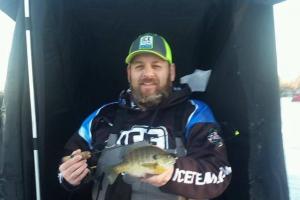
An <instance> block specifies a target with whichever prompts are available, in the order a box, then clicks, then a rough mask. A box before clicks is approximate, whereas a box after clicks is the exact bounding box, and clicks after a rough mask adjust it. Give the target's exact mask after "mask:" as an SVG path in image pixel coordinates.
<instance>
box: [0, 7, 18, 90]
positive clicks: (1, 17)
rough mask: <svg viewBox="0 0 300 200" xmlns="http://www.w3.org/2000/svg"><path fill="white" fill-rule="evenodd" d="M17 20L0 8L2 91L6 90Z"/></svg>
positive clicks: (0, 73)
mask: <svg viewBox="0 0 300 200" xmlns="http://www.w3.org/2000/svg"><path fill="white" fill-rule="evenodd" d="M14 27H15V22H14V21H13V20H12V19H11V18H9V17H8V16H7V15H6V14H4V13H3V12H2V11H1V10H0V30H1V31H0V91H3V90H4V83H5V78H6V71H7V63H8V57H9V53H10V47H11V42H12V37H13V31H14Z"/></svg>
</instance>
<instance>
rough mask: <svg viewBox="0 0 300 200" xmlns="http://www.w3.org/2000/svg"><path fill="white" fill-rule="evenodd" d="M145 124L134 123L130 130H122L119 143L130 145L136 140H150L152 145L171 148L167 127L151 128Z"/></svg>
mask: <svg viewBox="0 0 300 200" xmlns="http://www.w3.org/2000/svg"><path fill="white" fill-rule="evenodd" d="M147 130H148V126H145V125H134V126H132V127H131V129H130V130H122V131H121V132H120V136H119V138H118V140H117V144H118V145H128V144H132V143H135V142H140V141H144V140H148V141H149V142H150V143H151V144H152V145H155V146H158V147H160V148H162V149H168V148H169V141H168V131H167V129H166V127H164V126H159V127H153V128H150V129H149V130H148V131H147Z"/></svg>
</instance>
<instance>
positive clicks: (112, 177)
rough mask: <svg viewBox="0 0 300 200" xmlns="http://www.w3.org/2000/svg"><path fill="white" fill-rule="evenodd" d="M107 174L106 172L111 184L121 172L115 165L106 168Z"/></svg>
mask: <svg viewBox="0 0 300 200" xmlns="http://www.w3.org/2000/svg"><path fill="white" fill-rule="evenodd" d="M105 174H106V177H107V179H108V182H109V184H111V185H112V184H113V183H114V182H115V181H116V179H117V177H118V176H119V173H118V172H116V170H115V169H114V167H109V168H107V169H106V170H105Z"/></svg>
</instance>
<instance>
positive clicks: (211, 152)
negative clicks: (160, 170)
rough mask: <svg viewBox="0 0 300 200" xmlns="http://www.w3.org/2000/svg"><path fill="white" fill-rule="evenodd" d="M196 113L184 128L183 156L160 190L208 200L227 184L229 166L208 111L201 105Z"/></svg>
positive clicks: (215, 125)
mask: <svg viewBox="0 0 300 200" xmlns="http://www.w3.org/2000/svg"><path fill="white" fill-rule="evenodd" d="M199 109H200V108H199ZM200 111H201V112H199V113H198V114H196V116H195V118H196V119H192V120H194V121H193V122H192V126H190V127H188V126H187V128H188V130H187V131H188V133H187V134H188V138H187V145H186V147H187V155H186V156H184V157H180V158H178V159H177V161H176V163H175V167H174V172H173V175H172V178H171V179H170V181H169V182H168V183H167V184H166V185H164V186H162V187H161V190H163V191H166V192H170V193H175V194H178V195H181V196H184V197H187V198H192V199H211V198H215V197H217V196H219V195H220V194H222V193H223V191H224V190H225V189H226V188H227V186H228V185H229V182H230V179H231V167H230V165H229V163H228V161H227V155H226V148H225V144H224V142H223V140H222V138H221V137H220V129H219V127H218V124H217V123H216V122H215V121H214V118H213V117H212V113H211V111H210V109H209V108H208V107H207V106H206V105H205V108H204V109H203V107H202V108H201V109H200ZM194 113H195V112H194ZM190 119H191V118H190Z"/></svg>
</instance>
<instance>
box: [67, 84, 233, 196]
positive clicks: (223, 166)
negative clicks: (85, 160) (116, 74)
mask: <svg viewBox="0 0 300 200" xmlns="http://www.w3.org/2000/svg"><path fill="white" fill-rule="evenodd" d="M189 95H190V90H189V88H188V87H184V88H174V89H173V92H172V94H171V95H170V97H169V98H168V99H166V100H164V101H163V102H162V103H161V104H160V105H159V106H157V107H155V108H153V109H149V110H146V111H142V110H141V109H139V107H137V106H136V105H135V104H134V103H133V102H132V101H131V100H130V96H131V95H130V90H127V91H125V92H123V93H121V95H120V98H119V101H118V102H113V103H110V104H106V105H104V106H102V107H101V108H99V109H97V110H96V111H95V112H94V113H92V114H91V115H90V116H89V117H87V118H86V120H85V121H84V122H83V123H82V125H81V127H80V129H79V130H78V132H77V133H75V134H74V135H73V137H72V138H70V140H69V141H68V142H67V144H66V146H65V148H66V152H65V154H66V155H69V154H70V153H71V152H72V151H74V150H76V149H78V148H81V149H82V150H92V151H93V150H95V149H97V150H99V149H102V148H104V147H105V141H106V140H107V138H108V136H109V134H110V133H111V131H114V132H117V133H118V135H119V138H118V141H117V143H118V144H121V145H127V144H131V143H133V142H138V141H140V140H145V139H148V140H149V141H150V142H151V143H152V144H154V145H157V146H159V147H161V148H164V149H174V148H175V137H178V136H179V137H182V140H183V142H184V144H185V147H186V150H187V154H186V156H184V157H180V158H178V159H177V160H176V164H175V170H174V173H173V177H172V179H171V180H170V181H169V182H168V183H167V184H166V185H164V186H162V187H160V189H161V190H162V191H165V192H169V193H173V194H178V195H181V196H184V197H188V198H193V199H210V198H214V197H216V196H218V195H220V194H221V193H222V192H223V191H224V190H225V189H226V187H227V186H228V184H229V182H230V179H231V167H230V165H229V163H228V161H227V156H226V149H225V146H224V143H223V140H222V138H221V137H220V129H219V126H218V123H217V122H216V121H215V119H214V116H213V114H212V112H211V110H210V108H209V107H208V106H207V105H206V104H205V103H204V102H202V101H199V100H189ZM116 115H122V116H119V117H116ZM116 118H118V119H119V120H118V122H117V124H114V123H115V122H116ZM96 161H97V159H96V158H94V159H91V160H90V161H89V164H90V165H94V164H96Z"/></svg>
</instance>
